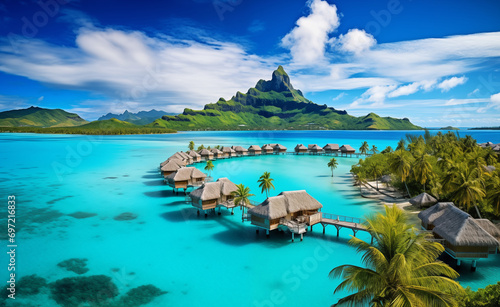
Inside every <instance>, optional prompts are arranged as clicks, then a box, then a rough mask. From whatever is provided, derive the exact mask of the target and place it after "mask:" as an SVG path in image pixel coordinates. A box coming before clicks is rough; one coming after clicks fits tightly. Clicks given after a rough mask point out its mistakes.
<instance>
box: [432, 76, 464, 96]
mask: <svg viewBox="0 0 500 307" xmlns="http://www.w3.org/2000/svg"><path fill="white" fill-rule="evenodd" d="M465 82H467V78H466V77H465V76H462V77H460V78H457V77H451V78H449V79H446V80H444V81H442V82H441V83H439V84H438V86H437V87H438V88H440V89H441V90H442V91H443V92H447V91H449V90H451V89H452V88H454V87H456V86H458V85H461V84H464V83H465Z"/></svg>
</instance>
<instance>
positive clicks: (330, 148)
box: [323, 143, 339, 153]
mask: <svg viewBox="0 0 500 307" xmlns="http://www.w3.org/2000/svg"><path fill="white" fill-rule="evenodd" d="M323 150H324V151H325V152H326V153H334V152H339V144H331V143H328V144H326V145H325V146H323Z"/></svg>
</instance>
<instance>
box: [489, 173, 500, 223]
mask: <svg viewBox="0 0 500 307" xmlns="http://www.w3.org/2000/svg"><path fill="white" fill-rule="evenodd" d="M486 191H487V192H486V195H487V198H488V201H489V202H490V204H491V206H492V207H493V210H494V213H495V214H496V215H497V216H498V215H500V177H498V176H496V177H492V180H491V181H490V182H489V184H488V189H487V190H486Z"/></svg>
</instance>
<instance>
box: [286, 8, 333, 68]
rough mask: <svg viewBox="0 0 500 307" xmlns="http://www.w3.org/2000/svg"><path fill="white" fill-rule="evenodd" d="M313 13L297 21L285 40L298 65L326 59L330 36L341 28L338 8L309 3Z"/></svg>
mask: <svg viewBox="0 0 500 307" xmlns="http://www.w3.org/2000/svg"><path fill="white" fill-rule="evenodd" d="M308 4H309V8H310V9H311V13H310V14H309V15H308V16H303V17H301V18H299V19H298V20H297V26H296V27H295V28H293V30H292V31H290V32H289V33H288V34H287V35H286V36H285V37H283V39H282V40H281V44H282V46H283V47H285V48H288V49H290V52H291V54H292V58H293V61H294V62H296V63H298V64H305V65H308V64H315V63H318V62H320V61H322V60H323V59H324V53H325V47H326V44H327V42H328V40H329V38H328V35H329V34H330V33H332V32H333V31H335V30H336V29H337V28H338V26H339V17H338V16H337V7H336V6H335V5H334V4H332V5H330V4H328V2H326V1H322V0H312V1H309V2H308Z"/></svg>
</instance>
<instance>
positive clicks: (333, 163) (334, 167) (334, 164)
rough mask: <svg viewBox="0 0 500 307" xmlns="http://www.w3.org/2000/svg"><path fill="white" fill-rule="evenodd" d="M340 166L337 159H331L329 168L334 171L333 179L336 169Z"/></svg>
mask: <svg viewBox="0 0 500 307" xmlns="http://www.w3.org/2000/svg"><path fill="white" fill-rule="evenodd" d="M338 165H339V163H338V162H337V159H335V158H331V159H330V161H328V167H329V168H330V169H331V170H332V177H333V170H334V169H336V168H337V166H338Z"/></svg>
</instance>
